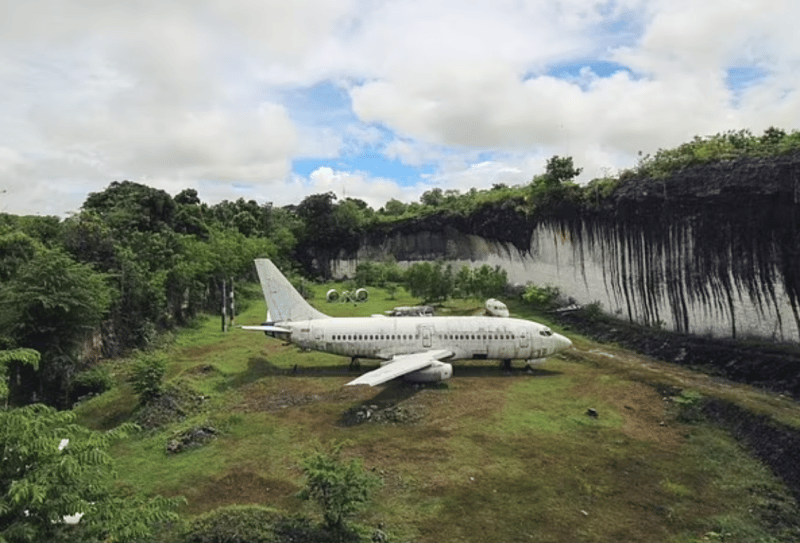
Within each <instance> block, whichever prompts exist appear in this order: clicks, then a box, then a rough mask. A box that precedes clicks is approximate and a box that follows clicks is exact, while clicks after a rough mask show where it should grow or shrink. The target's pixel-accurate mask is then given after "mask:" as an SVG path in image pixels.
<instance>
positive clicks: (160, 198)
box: [83, 181, 175, 232]
mask: <svg viewBox="0 0 800 543" xmlns="http://www.w3.org/2000/svg"><path fill="white" fill-rule="evenodd" d="M83 209H84V210H93V211H95V212H96V213H98V214H99V215H100V216H101V217H102V218H103V220H104V221H106V222H107V224H109V226H111V227H112V228H113V229H115V230H120V231H123V232H130V231H133V230H136V231H139V232H161V231H163V230H172V227H173V224H174V218H175V202H174V201H173V200H172V197H171V196H170V195H169V194H167V193H166V192H165V191H163V190H159V189H154V188H152V187H148V186H147V185H142V184H139V183H133V182H131V181H122V182H119V181H114V182H113V183H111V184H110V185H109V186H108V188H106V189H105V190H104V191H102V192H93V193H91V194H89V197H88V198H87V199H86V201H85V202H84V203H83Z"/></svg>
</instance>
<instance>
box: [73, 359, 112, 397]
mask: <svg viewBox="0 0 800 543" xmlns="http://www.w3.org/2000/svg"><path fill="white" fill-rule="evenodd" d="M115 384H116V381H114V377H113V376H112V375H111V372H110V371H108V369H107V368H106V367H104V366H94V367H93V368H90V369H88V370H84V371H82V372H80V373H78V374H77V375H75V378H74V379H73V380H72V383H71V387H72V389H71V391H70V398H72V399H73V400H77V399H79V398H83V397H84V396H87V395H89V394H102V393H103V392H105V391H106V390H109V389H111V388H113V387H114V385H115Z"/></svg>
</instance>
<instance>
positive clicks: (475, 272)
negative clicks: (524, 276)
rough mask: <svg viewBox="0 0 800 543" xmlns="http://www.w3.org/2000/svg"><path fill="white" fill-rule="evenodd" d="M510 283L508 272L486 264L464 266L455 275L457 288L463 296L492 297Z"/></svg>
mask: <svg viewBox="0 0 800 543" xmlns="http://www.w3.org/2000/svg"><path fill="white" fill-rule="evenodd" d="M507 285H508V273H507V272H506V271H505V270H504V269H502V268H500V266H496V267H494V268H492V267H491V266H489V265H488V264H484V265H483V266H481V267H480V268H477V269H472V268H470V267H469V266H463V267H462V268H461V269H460V270H459V271H458V273H457V274H456V277H455V290H456V291H457V292H458V293H459V295H460V296H461V297H463V298H469V297H475V298H491V297H493V296H499V295H500V294H502V293H503V291H504V290H505V288H506V286H507Z"/></svg>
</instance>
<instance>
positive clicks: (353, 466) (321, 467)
mask: <svg viewBox="0 0 800 543" xmlns="http://www.w3.org/2000/svg"><path fill="white" fill-rule="evenodd" d="M341 451H342V444H338V445H335V446H333V447H331V448H330V450H329V451H318V452H316V453H315V454H313V455H312V456H310V457H309V458H307V459H306V460H305V461H303V463H302V469H303V474H304V475H305V478H306V487H305V489H303V490H302V491H301V492H300V497H301V498H303V499H307V500H309V499H310V500H313V501H314V502H315V503H316V504H317V505H318V506H319V508H320V509H321V510H322V515H323V517H324V519H325V524H326V525H327V526H328V528H330V529H332V530H343V529H344V528H345V520H346V519H347V518H348V517H350V516H351V515H353V513H355V512H357V511H359V510H361V509H362V508H363V507H364V506H365V505H366V504H367V503H368V501H369V497H370V493H371V492H372V490H374V489H375V488H377V487H378V486H379V485H380V484H381V481H380V479H378V477H377V476H375V475H374V474H372V473H370V472H368V471H365V470H364V466H363V464H362V463H361V461H360V460H359V459H356V458H353V459H350V460H349V461H344V460H343V459H342V455H341Z"/></svg>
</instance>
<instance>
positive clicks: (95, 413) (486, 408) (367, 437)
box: [77, 283, 797, 543]
mask: <svg viewBox="0 0 800 543" xmlns="http://www.w3.org/2000/svg"><path fill="white" fill-rule="evenodd" d="M310 286H311V289H312V290H313V292H314V293H315V296H314V303H315V304H316V305H317V307H318V308H320V309H321V310H323V311H325V312H326V313H331V314H333V313H336V314H339V315H370V314H375V313H382V312H383V311H384V310H385V309H387V308H390V307H393V305H396V302H394V301H392V300H390V299H389V297H388V293H386V292H385V291H383V290H380V289H371V294H372V295H371V296H370V299H369V301H367V302H365V303H364V304H359V305H358V306H353V305H352V304H328V303H327V302H325V301H324V300H325V297H324V293H325V292H326V291H327V290H328V289H329V288H338V287H339V285H337V284H330V283H328V284H316V283H312V284H310ZM398 299H399V303H404V304H408V305H411V304H413V303H415V302H418V299H417V300H415V299H413V298H410V297H409V296H408V294H407V292H406V291H405V289H402V288H401V289H400V290H399V293H398ZM507 302H508V306H509V308H510V309H511V311H512V313H514V314H516V315H518V316H525V317H530V316H533V315H534V311H533V309H532V308H531V307H530V306H529V305H528V304H527V303H525V302H523V301H521V300H507ZM475 309H476V307H475V305H474V302H473V303H470V302H468V301H466V300H460V299H456V300H452V301H450V302H447V303H446V304H445V305H444V306H442V307H441V308H440V311H442V312H444V311H447V312H448V313H449V314H459V313H469V312H471V311H474V310H475ZM261 320H263V307H259V305H258V304H253V305H252V306H250V307H249V308H248V309H247V311H246V312H245V313H243V314H242V315H240V316H239V317H238V321H239V322H240V323H243V324H251V323H258V322H261ZM537 320H541V319H540V318H537ZM548 324H550V325H552V323H548ZM552 326H553V327H554V329H557V330H559V331H561V330H560V329H559V328H558V327H557V326H554V325H552ZM568 334H569V335H570V337H571V338H572V339H573V341H574V343H575V345H576V346H577V348H578V350H577V351H574V352H572V353H570V354H569V356H567V357H558V358H552V359H549V360H548V361H547V362H546V363H545V364H543V365H541V366H537V367H536V368H535V369H534V370H532V371H530V372H526V371H523V370H521V369H518V370H515V371H514V372H513V373H512V375H504V374H503V373H502V372H500V371H499V370H498V368H497V366H496V363H494V362H485V361H472V362H470V361H466V362H463V363H459V364H457V366H456V368H455V377H454V378H453V379H452V381H451V382H449V383H448V384H447V385H446V386H442V387H424V388H418V387H413V386H409V385H405V384H403V383H402V382H398V383H391V384H389V385H387V386H386V387H381V388H380V389H351V388H343V387H342V385H343V384H344V383H345V382H347V381H348V380H350V379H352V378H353V375H354V374H353V373H351V372H350V370H349V369H348V363H349V361H348V360H347V359H342V358H341V357H336V356H332V355H327V354H325V353H316V352H301V351H298V350H297V349H296V348H294V347H291V346H283V345H281V344H280V342H279V341H278V340H273V339H268V338H264V336H263V335H262V334H251V333H245V332H229V333H227V334H224V333H222V332H220V331H219V328H218V323H217V321H216V318H213V317H210V318H208V319H203V320H201V321H198V323H197V326H195V327H194V328H192V329H187V330H183V331H180V332H179V333H178V334H177V335H176V338H175V343H174V344H173V345H172V346H171V347H169V351H168V353H169V354H168V356H167V360H168V361H169V362H168V367H167V383H166V384H167V385H171V384H174V383H175V382H180V381H186V382H189V383H191V385H192V386H193V387H194V388H195V389H196V390H199V391H202V392H203V394H207V395H208V396H209V399H208V404H207V406H206V408H205V409H204V410H203V411H202V412H198V413H196V414H187V416H186V418H184V419H183V420H177V421H174V422H168V423H166V424H165V425H163V426H159V427H156V428H154V429H153V430H151V431H150V432H148V433H146V434H137V435H133V436H131V437H130V438H128V439H126V440H124V441H121V442H118V443H117V445H115V446H114V448H113V449H112V451H113V455H114V458H115V465H116V468H117V471H118V472H119V474H120V477H121V478H122V479H123V480H133V481H136V484H137V486H138V487H139V488H140V489H141V490H142V491H143V492H145V493H146V494H162V495H168V496H171V495H184V496H186V498H187V500H188V502H187V505H186V507H185V508H183V509H182V510H181V517H182V519H183V523H185V527H184V528H181V527H180V524H178V525H175V526H176V527H175V528H174V529H173V531H172V532H169V533H168V534H167V533H165V534H162V535H161V536H160V537H162V538H163V540H164V541H174V542H183V541H204V540H205V541H216V540H219V541H224V540H225V539H223V538H224V537H228V536H227V535H225V534H230V533H234V532H235V531H236V530H241V532H239V533H248V534H252V535H251V537H252V538H253V540H255V541H259V540H261V541H276V542H281V541H289V540H290V539H289V537H290V535H291V534H295V537H300V536H298V535H297V534H304V536H303V537H305V539H306V540H319V541H333V540H334V539H326V537H328V536H326V535H325V534H330V533H332V532H331V530H322V531H319V530H321V528H320V527H319V525H317V524H316V522H315V521H314V520H313V519H316V518H321V519H322V521H323V525H324V523H325V512H324V509H322V508H320V506H319V505H317V503H316V502H315V501H313V500H303V499H301V496H303V495H309V496H310V492H308V491H306V492H305V493H304V492H302V491H303V489H304V488H307V487H308V484H309V481H310V479H309V477H307V474H306V470H307V467H306V464H307V463H308V461H309V459H313V458H315V456H316V455H321V457H326V456H327V458H328V460H330V458H331V457H332V456H335V455H331V453H330V451H325V450H323V451H320V449H319V447H318V446H317V445H315V443H331V442H339V443H343V444H342V445H341V446H340V447H339V448H338V451H337V453H336V454H338V455H339V460H340V462H339V465H338V468H333V469H332V471H333V472H334V473H336V472H337V470H339V469H342V470H343V471H345V470H344V468H346V467H347V466H348V463H349V462H352V463H353V465H359V464H360V465H362V466H363V468H364V472H363V473H369V474H374V475H376V476H379V477H380V479H381V480H382V481H383V484H382V485H381V486H380V487H376V488H374V489H373V490H372V499H371V501H370V503H369V506H368V507H367V508H365V509H361V510H359V511H355V512H353V514H352V516H349V517H346V518H348V519H350V521H349V523H348V528H349V529H350V530H351V531H350V532H348V533H349V534H350V537H352V538H353V539H352V540H353V541H355V540H357V538H359V537H360V538H361V540H362V541H363V540H369V538H370V537H371V535H372V533H373V532H375V531H376V527H377V526H378V525H379V524H381V525H382V526H383V529H382V530H383V531H384V532H385V533H386V534H387V536H388V538H389V540H390V541H417V542H420V543H424V542H428V541H465V542H469V541H486V540H504V541H513V540H516V539H525V540H534V541H536V540H538V541H553V542H555V541H580V540H588V541H592V540H594V541H608V540H620V541H631V542H637V541H641V542H649V541H654V540H656V541H674V542H679V541H681V542H687V541H698V542H699V541H703V540H704V538H708V537H712V536H711V535H710V534H713V533H724V534H727V535H726V536H725V537H726V538H727V539H726V541H736V542H745V541H757V540H759V538H760V539H762V540H765V541H786V542H789V541H793V537H795V536H796V524H793V523H792V521H791V520H790V519H791V518H792V516H791V515H796V514H797V509H796V505H795V504H794V502H793V500H792V499H791V497H790V496H789V495H788V493H787V492H786V490H785V488H784V487H782V486H781V484H780V483H779V482H778V481H777V480H776V479H775V478H774V476H773V475H771V474H770V473H769V471H768V470H766V469H765V468H764V467H763V466H761V465H760V464H759V463H758V462H756V461H754V460H753V459H751V458H749V457H748V456H747V454H746V453H744V452H743V450H742V449H741V448H740V447H739V446H738V445H737V444H736V443H735V442H734V441H733V440H732V439H731V438H730V437H729V436H728V435H726V434H725V433H724V432H722V431H720V430H718V429H715V428H714V427H712V426H709V425H707V424H705V423H703V422H701V421H695V422H692V423H687V422H682V421H683V417H682V415H681V411H679V410H678V408H679V407H681V406H682V402H681V401H674V402H665V401H664V400H663V398H662V395H661V394H659V393H658V392H657V391H656V390H655V389H654V388H652V387H651V386H649V385H646V384H644V383H643V382H653V380H654V379H667V380H668V379H670V375H669V369H668V368H665V367H658V368H653V372H656V370H657V372H658V376H659V377H654V376H653V375H655V373H652V374H647V373H645V374H643V373H642V372H643V371H644V368H646V367H647V366H643V365H634V366H630V367H628V366H626V365H625V364H622V362H624V361H627V360H628V359H629V357H631V356H632V355H630V354H624V353H622V352H620V351H616V350H615V351H612V352H613V353H615V354H619V358H617V357H616V356H615V357H611V356H601V355H599V354H595V352H596V351H597V350H598V349H603V350H606V349H608V347H605V346H600V345H597V344H594V343H591V342H589V341H587V340H586V339H583V338H580V337H579V336H576V335H575V334H573V333H569V332H568ZM623 356H624V357H625V358H623ZM363 363H364V364H365V365H366V366H367V367H365V368H363V369H362V371H367V370H368V369H370V367H372V365H373V364H375V363H374V362H369V361H364V362H363ZM675 379H676V381H675V382H679V381H680V380H684V379H692V377H691V376H686V375H678V376H676V377H675ZM695 379H696V378H695ZM656 382H657V381H656ZM668 382H669V381H668ZM126 389H127V390H128V391H129V392H127V393H126V392H125V390H126ZM721 390H722V391H725V393H728V390H727V388H726V387H721ZM708 394H710V393H709V392H707V391H703V395H704V396H706V395H708ZM751 394H759V393H757V392H756V391H752V392H751ZM106 396H108V397H109V398H113V400H107V399H106ZM695 397H696V393H694V392H693V391H690V390H686V391H683V392H682V393H679V394H677V395H676V398H685V399H686V400H687V401H688V402H689V403H690V404H691V402H692V399H693V398H695ZM112 404H113V405H114V406H115V409H117V410H118V411H117V412H116V413H115V412H109V410H108V406H109V405H112ZM136 405H137V399H136V396H135V395H134V394H133V393H132V392H131V391H130V385H128V384H124V383H122V384H121V385H120V386H118V387H115V388H113V389H111V390H109V391H108V392H106V393H105V394H103V395H100V396H98V397H95V398H91V399H89V400H87V401H85V402H84V403H83V404H81V405H80V406H79V408H78V410H77V412H78V416H79V420H80V421H81V422H83V423H85V424H89V425H90V426H92V427H108V420H109V419H115V418H118V417H119V413H120V412H128V413H131V412H133V411H134V409H135V408H136ZM373 405H374V406H376V408H377V409H379V410H380V409H384V408H387V409H392V408H404V409H407V410H408V411H410V412H414V413H417V414H418V415H419V416H418V418H416V419H414V421H413V422H405V423H404V422H395V423H389V424H379V423H375V422H366V423H362V424H360V425H356V426H343V424H342V417H343V414H344V413H345V412H347V411H348V410H350V409H352V408H353V407H355V406H367V407H369V406H373ZM589 408H593V409H595V410H596V412H597V416H596V417H592V416H589V415H587V410H588V409H589ZM782 409H785V407H784V408H782ZM794 409H795V410H797V408H796V406H795V408H794ZM205 421H209V422H210V423H211V424H213V425H214V427H216V428H218V429H220V434H219V435H218V437H217V439H215V440H213V441H211V442H209V443H207V444H205V445H203V446H200V447H197V448H194V449H191V450H187V451H186V452H182V453H180V454H171V455H170V454H167V453H166V451H165V446H166V445H167V443H168V442H169V440H170V439H172V438H173V437H174V436H175V435H177V434H179V433H181V432H183V431H184V430H185V429H187V428H191V427H193V426H196V425H198V424H203V423H204V422H205ZM343 440H344V441H343ZM326 462H327V460H326ZM321 465H325V464H324V463H322V464H321ZM320 471H322V472H324V471H325V470H320ZM339 480H342V479H341V478H340V479H339ZM356 486H357V485H356ZM358 495H359V494H357V496H358ZM356 503H357V502H356ZM642 518H646V519H647V522H646V523H643V522H642ZM776 518H779V519H783V520H781V522H780V523H777V524H776V523H775V522H773V520H774V519H776ZM733 519H738V520H737V521H736V522H733ZM793 526H795V527H793ZM251 530H252V531H251ZM793 530H794V531H793ZM215 534H216V535H215ZM754 534H755V535H754ZM203 537H206V538H207V539H202V538H203ZM215 537H216V538H217V539H214V538H215ZM343 537H344V536H343ZM169 538H172V539H171V540H170V539H169ZM192 538H193V539H192ZM259 538H261V539H259Z"/></svg>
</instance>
